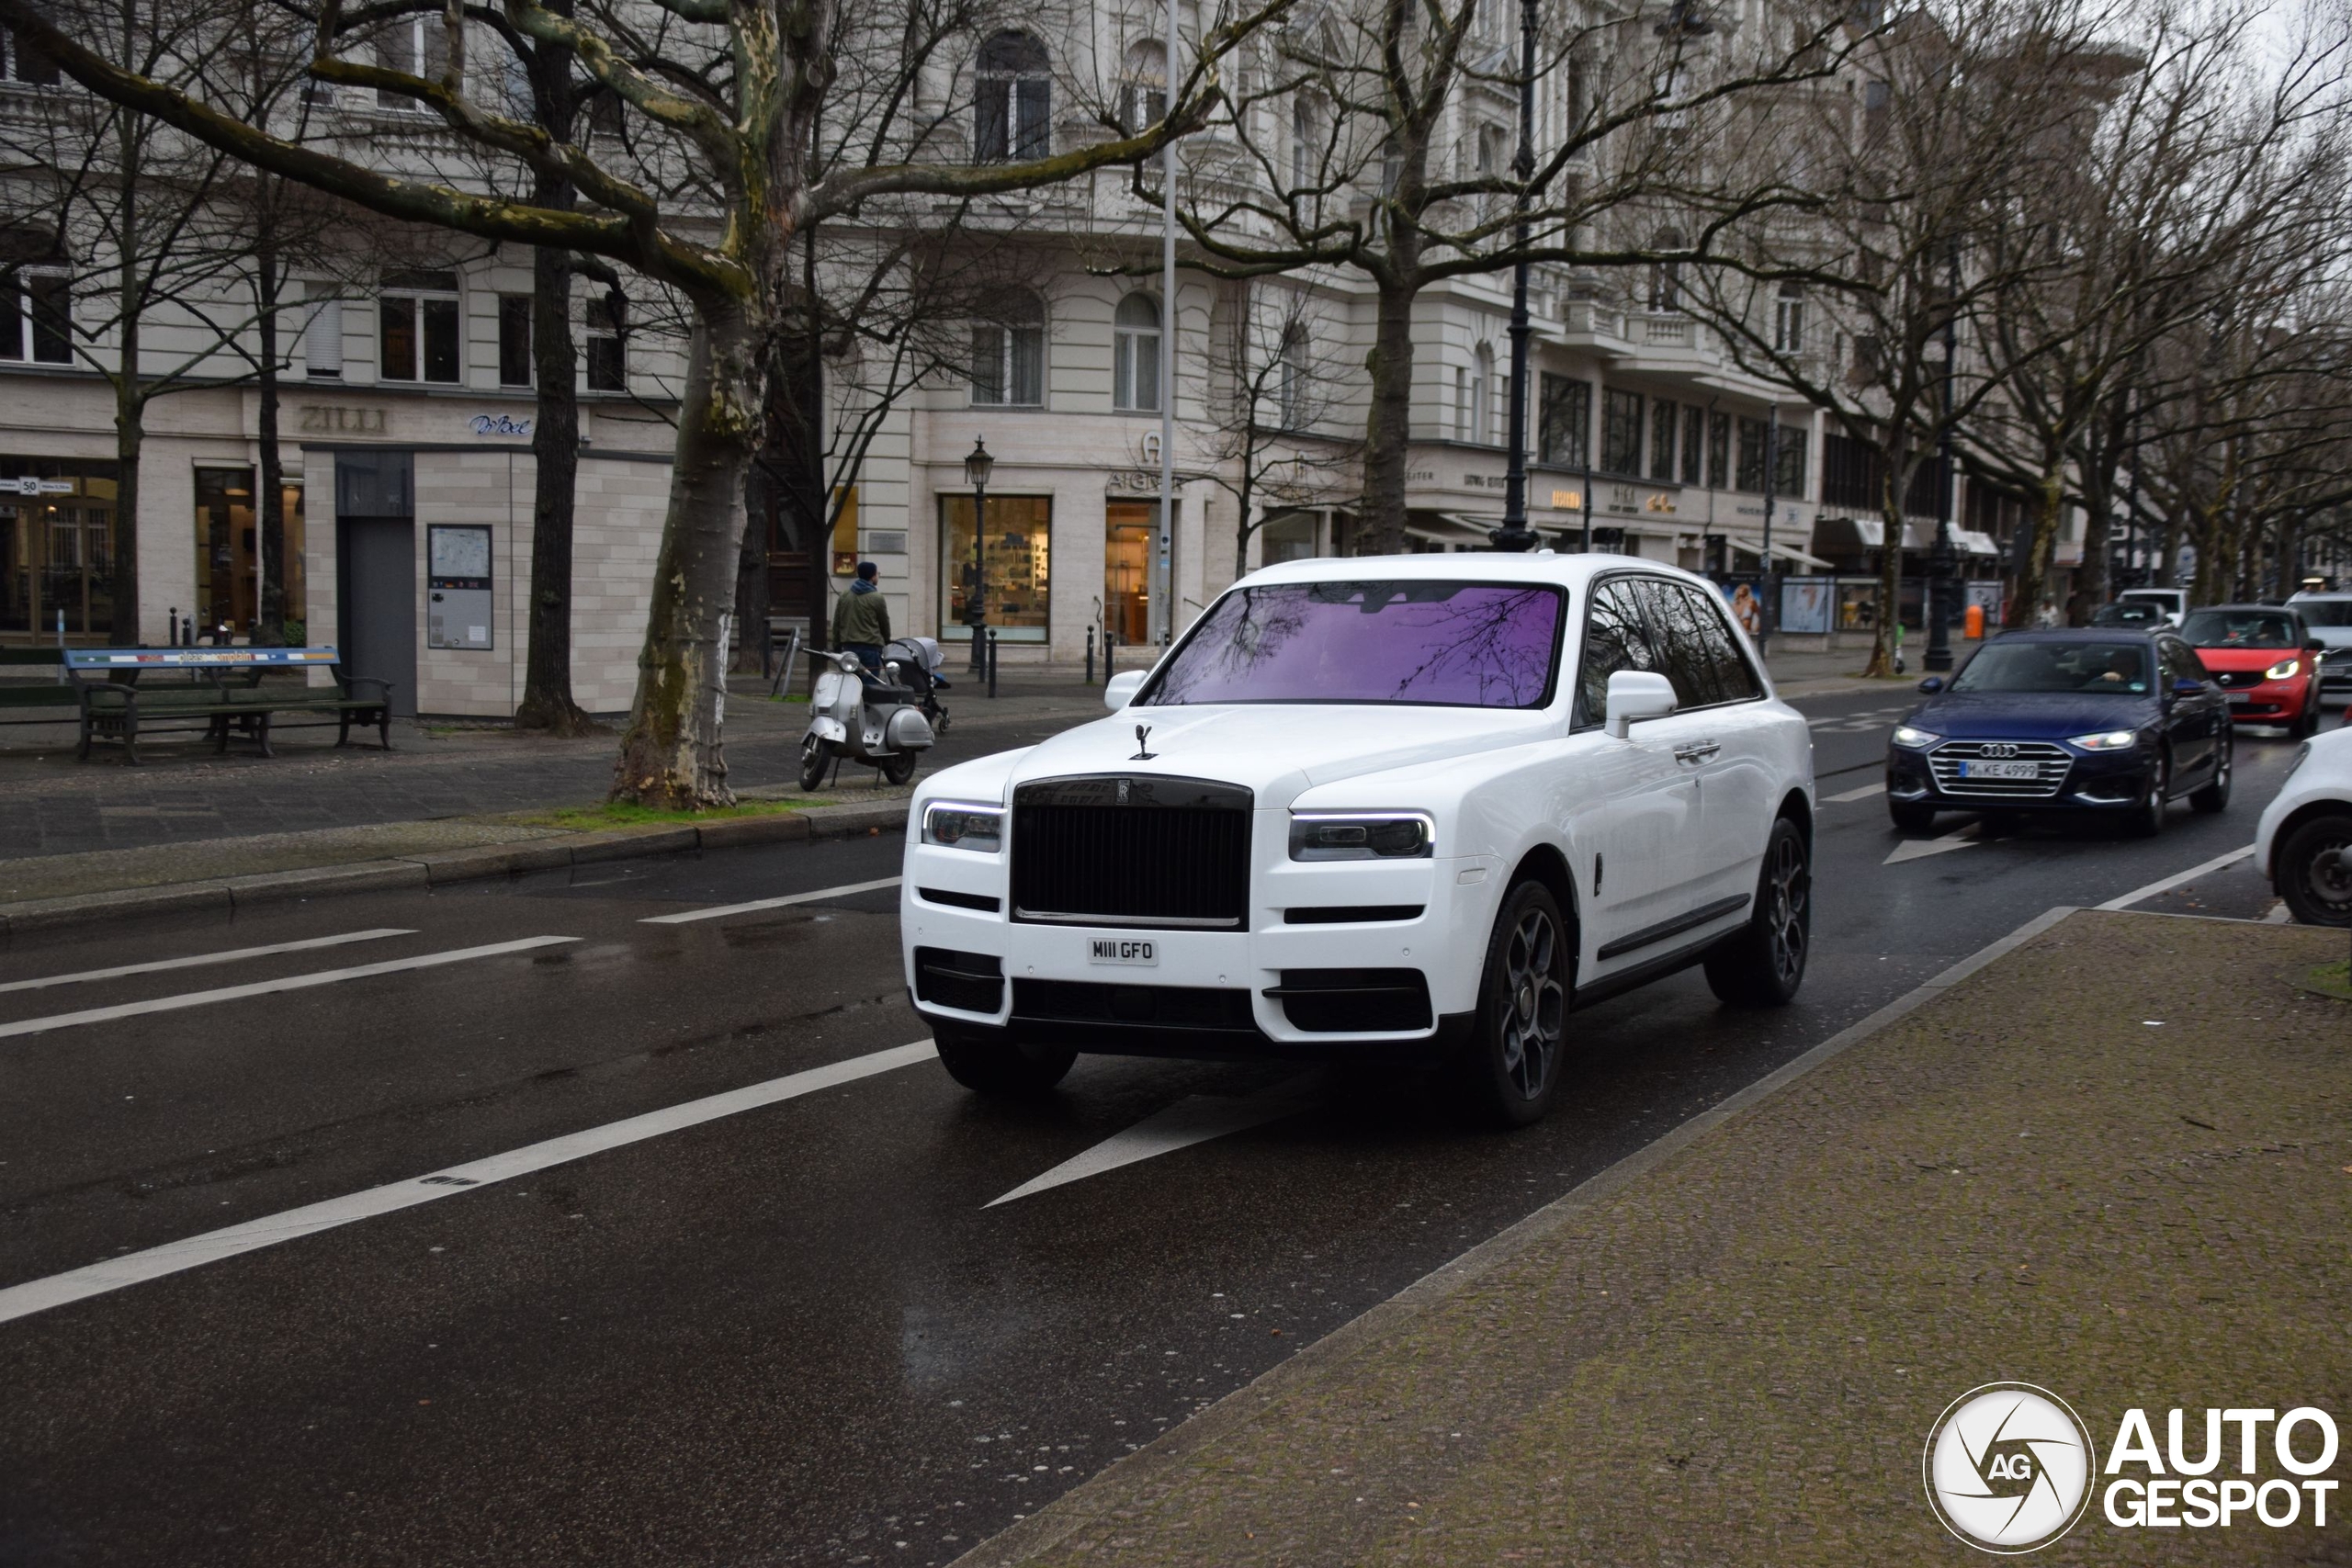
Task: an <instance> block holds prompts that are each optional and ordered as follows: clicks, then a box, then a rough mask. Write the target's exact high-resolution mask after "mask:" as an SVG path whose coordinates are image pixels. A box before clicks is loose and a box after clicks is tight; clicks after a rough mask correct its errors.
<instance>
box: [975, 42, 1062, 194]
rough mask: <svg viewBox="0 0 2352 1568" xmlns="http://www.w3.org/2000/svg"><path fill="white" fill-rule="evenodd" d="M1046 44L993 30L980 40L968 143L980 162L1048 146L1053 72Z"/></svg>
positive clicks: (1040, 151)
mask: <svg viewBox="0 0 2352 1568" xmlns="http://www.w3.org/2000/svg"><path fill="white" fill-rule="evenodd" d="M1048 64H1049V62H1048V61H1047V58H1046V46H1045V45H1044V44H1042V43H1039V42H1038V41H1037V40H1036V39H1034V38H1031V37H1030V36H1029V35H1028V34H1027V33H999V34H997V35H996V36H995V37H994V38H991V39H989V41H988V42H986V43H984V44H982V45H981V46H980V70H979V82H978V92H977V93H976V94H975V95H974V115H975V119H976V124H975V125H974V127H973V147H974V150H975V152H977V153H978V156H979V158H980V159H981V161H982V162H988V161H991V160H1003V159H1012V158H1043V157H1045V156H1046V154H1047V153H1048V152H1051V151H1052V147H1053V98H1054V84H1053V78H1052V77H1051V76H1050V75H1049V74H1047V70H1048Z"/></svg>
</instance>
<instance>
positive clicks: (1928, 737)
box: [1894, 724, 1943, 751]
mask: <svg viewBox="0 0 2352 1568" xmlns="http://www.w3.org/2000/svg"><path fill="white" fill-rule="evenodd" d="M1941 739H1943V737H1942V736H1940V735H1938V734H1936V733H1935V732H1934V731H1933V730H1928V729H1917V728H1913V727H1911V726H1910V725H1907V724H1898V725H1896V726H1895V727H1894V743H1895V744H1896V745H1897V746H1907V747H1909V748H1910V749H1911V750H1914V751H1917V750H1923V749H1924V748H1926V747H1929V746H1933V745H1934V744H1935V743H1936V742H1937V741H1939V740H1941Z"/></svg>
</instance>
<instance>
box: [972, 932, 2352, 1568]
mask: <svg viewBox="0 0 2352 1568" xmlns="http://www.w3.org/2000/svg"><path fill="white" fill-rule="evenodd" d="M2343 940H2344V939H2343V933H2341V932H2337V931H2311V930H2304V929H2301V928H2285V927H2273V926H2259V925H2252V924H2240V923H2235V922H2222V921H2208V920H2202V919H2182V918H2174V917H2165V916H2154V915H2133V914H2100V913H2096V912H2078V913H2075V914H2074V915H2072V916H2071V917H2069V918H2067V919H2064V920H2063V921H2061V922H2060V923H2058V924H2056V925H2055V926H2054V927H2053V928H2052V929H2050V930H2048V931H2044V932H2043V933H2042V934H2041V935H2040V936H2038V937H2036V938H2034V939H2033V940H2031V941H2030V942H2027V943H2026V944H2024V945H2023V946H2021V947H2019V948H2018V949H2017V950H2016V951H2014V952H2013V953H2009V954H2007V955H2006V956H2004V957H2002V958H1999V959H1998V960H1996V962H1994V963H1993V964H1991V965H1989V966H1988V967H1986V968H1985V969H1983V970H1981V971H1979V972H1978V973H1976V974H1975V975H1973V976H1970V977H1969V978H1966V979H1964V980H1962V981H1961V982H1960V983H1959V984H1958V985H1956V986H1954V987H1951V988H1950V989H1949V990H1946V991H1944V992H1943V993H1942V994H1941V995H1940V996H1939V997H1937V998H1935V999H1932V1000H1929V1001H1928V1002H1927V1003H1926V1004H1925V1005H1923V1006H1921V1007H1920V1008H1919V1009H1918V1010H1916V1011H1913V1012H1910V1013H1908V1014H1907V1015H1905V1016H1904V1017H1902V1018H1901V1019H1899V1020H1898V1021H1895V1022H1894V1023H1892V1024H1891V1025H1889V1026H1888V1027H1886V1028H1884V1029H1883V1030H1881V1031H1880V1032H1877V1033H1875V1034H1872V1035H1870V1036H1868V1037H1867V1038H1865V1039H1863V1040H1861V1041H1860V1042H1859V1043H1855V1044H1853V1045H1851V1046H1850V1047H1849V1048H1848V1049H1846V1050H1844V1051H1843V1052H1842V1053H1841V1054H1838V1055H1833V1056H1830V1057H1829V1058H1828V1059H1827V1060H1826V1062H1824V1063H1822V1064H1821V1065H1819V1066H1816V1067H1815V1068H1814V1069H1813V1070H1812V1071H1810V1072H1809V1073H1807V1074H1805V1075H1804V1076H1803V1077H1797V1078H1795V1079H1794V1081H1793V1082H1791V1083H1789V1084H1788V1085H1786V1086H1785V1087H1783V1088H1781V1089H1780V1090H1779V1091H1778V1092H1777V1093H1775V1094H1772V1095H1770V1097H1768V1098H1765V1099H1763V1100H1760V1101H1758V1102H1757V1103H1755V1104H1753V1105H1751V1106H1749V1107H1747V1109H1745V1110H1744V1111H1739V1112H1737V1113H1736V1114H1734V1115H1733V1116H1731V1117H1730V1118H1728V1119H1726V1120H1724V1121H1722V1122H1720V1123H1718V1124H1716V1125H1714V1126H1713V1127H1712V1128H1711V1129H1709V1130H1708V1131H1706V1132H1704V1133H1702V1134H1700V1135H1699V1136H1697V1137H1696V1138H1695V1139H1693V1140H1692V1141H1691V1142H1690V1143H1688V1144H1687V1145H1684V1146H1683V1147H1681V1148H1680V1149H1679V1151H1678V1152H1675V1153H1673V1154H1671V1155H1670V1156H1668V1157H1666V1158H1665V1159H1664V1160H1662V1161H1660V1162H1658V1163H1657V1164H1656V1165H1655V1166H1652V1167H1650V1168H1646V1169H1645V1170H1642V1171H1641V1172H1640V1173H1639V1174H1637V1175H1634V1176H1632V1177H1630V1178H1628V1179H1623V1180H1622V1181H1616V1182H1612V1181H1611V1179H1610V1178H1608V1177H1603V1178H1600V1179H1598V1180H1597V1181H1596V1182H1595V1183H1592V1184H1589V1189H1588V1190H1579V1192H1577V1193H1575V1194H1571V1195H1570V1196H1569V1197H1568V1198H1566V1199H1563V1200H1562V1201H1560V1202H1559V1203H1557V1204H1555V1205H1554V1206H1553V1207H1552V1208H1551V1209H1550V1210H1548V1211H1546V1212H1545V1213H1543V1214H1541V1215H1539V1216H1538V1217H1537V1218H1536V1219H1535V1220H1533V1221H1532V1222H1530V1223H1529V1224H1527V1225H1525V1226H1522V1227H1521V1232H1520V1233H1519V1235H1518V1238H1516V1239H1514V1240H1513V1241H1512V1242H1510V1244H1508V1245H1506V1246H1505V1247H1501V1248H1499V1249H1498V1250H1499V1251H1500V1254H1501V1256H1500V1257H1499V1258H1498V1259H1497V1260H1495V1261H1492V1262H1491V1263H1489V1264H1487V1265H1486V1266H1484V1267H1483V1269H1467V1270H1464V1275H1465V1277H1464V1278H1462V1279H1459V1280H1454V1281H1453V1282H1451V1283H1446V1284H1443V1285H1439V1286H1435V1287H1433V1288H1430V1289H1426V1290H1425V1289H1424V1288H1423V1287H1416V1288H1415V1291H1414V1292H1407V1297H1406V1298H1400V1303H1403V1302H1405V1301H1407V1300H1408V1299H1409V1298H1414V1297H1415V1296H1416V1295H1417V1293H1418V1295H1419V1297H1421V1298H1423V1299H1421V1300H1419V1302H1418V1303H1416V1304H1414V1305H1412V1306H1411V1307H1410V1308H1409V1309H1408V1310H1400V1311H1392V1312H1389V1326H1388V1327H1387V1328H1386V1329H1385V1332H1377V1333H1367V1334H1363V1335H1361V1336H1358V1337H1354V1338H1353V1339H1351V1338H1350V1337H1349V1333H1350V1331H1349V1330H1344V1329H1343V1330H1341V1331H1340V1337H1336V1339H1335V1341H1334V1343H1336V1344H1337V1345H1338V1346H1339V1347H1340V1348H1337V1349H1336V1350H1335V1351H1333V1352H1331V1353H1328V1354H1318V1351H1319V1350H1320V1348H1319V1347H1318V1348H1314V1349H1310V1350H1309V1351H1307V1352H1306V1354H1305V1355H1303V1356H1301V1357H1300V1358H1297V1359H1295V1360H1294V1361H1293V1362H1291V1363H1289V1364H1288V1365H1286V1366H1285V1367H1283V1368H1278V1369H1276V1370H1275V1371H1272V1372H1271V1373H1269V1374H1267V1375H1266V1376H1265V1377H1264V1378H1261V1380H1259V1382H1256V1383H1254V1384H1252V1385H1250V1387H1248V1388H1245V1389H1242V1390H1240V1391H1239V1392H1238V1393H1235V1394H1233V1395H1231V1396H1230V1397H1229V1398H1227V1400H1225V1401H1223V1402H1221V1403H1220V1404H1218V1405H1217V1406H1216V1407H1213V1408H1212V1409H1211V1410H1210V1411H1209V1412H1208V1413H1207V1415H1205V1416H1203V1417H1200V1418H1198V1419H1196V1420H1195V1421H1194V1422H1193V1423H1192V1424H1190V1425H1188V1426H1185V1427H1179V1428H1177V1429H1176V1430H1174V1431H1173V1432H1171V1433H1170V1435H1169V1436H1167V1437H1165V1438H1162V1439H1160V1440H1159V1442H1158V1443H1155V1444H1154V1445H1152V1446H1151V1447H1149V1448H1148V1449H1146V1450H1142V1451H1141V1452H1139V1453H1137V1454H1135V1455H1132V1456H1130V1457H1129V1458H1128V1459H1126V1460H1124V1461H1121V1462H1120V1463H1118V1464H1116V1465H1114V1467H1112V1468H1111V1469H1110V1470H1109V1471H1107V1472H1104V1473H1103V1474H1102V1475H1101V1476H1099V1477H1097V1478H1095V1479H1094V1480H1093V1481H1091V1482H1090V1483H1087V1484H1085V1485H1084V1486H1081V1487H1080V1488H1079V1489H1078V1490H1076V1491H1074V1492H1072V1493H1070V1494H1069V1495H1066V1496H1065V1497H1063V1498H1061V1499H1060V1500H1058V1501H1057V1502H1056V1503H1054V1504H1052V1505H1050V1506H1047V1507H1046V1508H1045V1509H1044V1510H1042V1511H1041V1512H1040V1513H1039V1514H1037V1515H1035V1516H1033V1517H1031V1518H1030V1519H1028V1520H1027V1521H1025V1522H1023V1524H1020V1525H1016V1526H1015V1527H1014V1528H1013V1529H1012V1530H1011V1531H1009V1532H1007V1533H1006V1534H1004V1535H1001V1536H1000V1537H998V1538H997V1539H996V1540H994V1541H991V1542H989V1543H986V1544H984V1545H982V1546H981V1547H979V1548H978V1549H976V1550H975V1551H971V1552H970V1553H968V1554H967V1556H966V1558H965V1559H963V1560H962V1561H963V1562H964V1564H965V1565H966V1568H978V1565H982V1564H986V1565H989V1568H994V1565H996V1564H1000V1563H1016V1562H1017V1563H1054V1564H1081V1563H1082V1564H1091V1565H1110V1564H1117V1565H1120V1568H1143V1565H1147V1564H1148V1565H1154V1568H1175V1565H1180V1564H1181V1565H1194V1564H1198V1565H1210V1564H1214V1565H1216V1568H1235V1565H1244V1564H1277V1563H1281V1564H1326V1563H1328V1564H1349V1565H1354V1564H1374V1563H1377V1564H1457V1563H1459V1564H1472V1563H1476V1564H1488V1563H1522V1562H1523V1563H1555V1564H1594V1565H1603V1564H1606V1565H1617V1564H1637V1563H1638V1564H1657V1565H1675V1564H1691V1565H1700V1564H1708V1565H1712V1564H1771V1565H1773V1568H1806V1565H1814V1564H1818V1565H1820V1568H1848V1565H1850V1564H1858V1563H1905V1564H1908V1563H1926V1562H1963V1561H1975V1560H1978V1559H1977V1558H1976V1557H1975V1554H1974V1553H1973V1552H1971V1551H1968V1550H1966V1549H1965V1548H1963V1547H1962V1546H1961V1545H1960V1544H1959V1543H1958V1542H1956V1541H1955V1540H1952V1539H1951V1538H1950V1537H1949V1536H1947V1535H1946V1534H1945V1532H1944V1530H1943V1529H1942V1527H1941V1526H1939V1524H1938V1523H1937V1521H1936V1519H1935V1518H1934V1517H1933V1516H1932V1515H1931V1513H1930V1512H1929V1510H1928V1504H1927V1502H1926V1499H1925V1496H1924V1494H1923V1490H1922V1485H1921V1454H1922V1450H1923V1446H1924V1444H1925V1441H1926V1438H1927V1436H1928V1431H1929V1428H1930V1427H1931V1425H1932V1424H1933V1423H1934V1421H1935V1420H1936V1418H1937V1416H1938V1415H1939V1413H1940V1412H1941V1411H1942V1410H1943V1408H1944V1407H1945V1405H1946V1404H1948V1403H1950V1402H1951V1401H1952V1400H1953V1399H1955V1398H1956V1397H1958V1396H1959V1395H1960V1394H1962V1393H1964V1392H1966V1391H1968V1390H1970V1389H1972V1388H1974V1387H1976V1386H1978V1385H1980V1384H1983V1383H1986V1382H1996V1381H2005V1380H2016V1381H2023V1382H2033V1383H2037V1384H2040V1385H2041V1386H2044V1387H2047V1388H2049V1389H2052V1390H2053V1391H2055V1392H2056V1393H2059V1394H2060V1395H2061V1396H2062V1397H2064V1399H2066V1400H2067V1401H2069V1402H2070V1403H2071V1404H2073V1405H2074V1407H2075V1410H2076V1411H2077V1412H2079V1413H2080V1415H2081V1416H2082V1417H2083V1419H2084V1420H2085V1422H2086V1424H2087V1425H2088V1427H2089V1428H2090V1434H2091V1438H2092V1441H2093V1443H2094V1445H2095V1447H2096V1448H2097V1449H2098V1451H2099V1452H2101V1453H2102V1454H2103V1453H2104V1452H2105V1450H2106V1449H2107V1447H2108V1445H2109V1444H2110V1443H2111V1442H2112V1441H2113V1440H2114V1438H2115V1437H2116V1434H2117V1430H2118V1426H2119V1423H2120V1420H2121V1416H2122V1412H2123V1411H2124V1410H2125V1409H2126V1408H2129V1407H2132V1406H2139V1407H2143V1408H2145V1409H2147V1410H2149V1411H2150V1412H2151V1413H2152V1420H2153V1421H2154V1425H2155V1429H2156V1431H2157V1434H2158V1440H2159V1441H2160V1442H2161V1441H2162V1440H2163V1437H2162V1434H2163V1432H2164V1428H2165V1411H2166V1410H2168V1409H2170V1408H2171V1407H2174V1406H2182V1407H2186V1408H2187V1409H2188V1411H2189V1412H2190V1416H2189V1420H2190V1421H2191V1422H2192V1423H2196V1424H2198V1425H2199V1426H2200V1427H2201V1411H2202V1410H2203V1409H2204V1408H2205V1407H2209V1406H2211V1407H2238V1406H2262V1407H2269V1408H2273V1409H2277V1410H2281V1411H2283V1410H2286V1409H2290V1408H2292V1407H2294V1406H2297V1405H2301V1404H2316V1405H2318V1406H2320V1407H2322V1408H2324V1409H2328V1410H2330V1411H2332V1412H2333V1413H2334V1415H2335V1417H2336V1418H2337V1420H2338V1421H2339V1422H2342V1421H2345V1420H2346V1418H2347V1417H2352V1344H2347V1341H2346V1336H2345V1333H2344V1311H2345V1303H2346V1301H2352V1252H2347V1249H2346V1246H2345V1236H2346V1235H2347V1234H2348V1233H2352V1123H2348V1122H2347V1113H2352V1005H2347V1004H2346V1003H2343V1002H2339V1001H2335V1000H2331V999H2327V998H2319V997H2315V996H2312V995H2310V994H2309V993H2307V992H2302V991H2299V990H2297V989H2295V988H2294V986H2293V980H2294V978H2295V977H2297V976H2301V975H2302V974H2304V973H2306V972H2307V971H2308V970H2309V968H2310V966H2311V965H2312V964H2314V963H2316V962H2320V961H2322V960H2324V959H2328V958H2332V957H2335V955H2336V954H2338V953H2340V952H2341V951H2342V944H2343ZM2216 976H2228V977H2229V983H2228V984H2225V985H2224V984H2216V983H2215V979H2216ZM1444 1272H1445V1271H1441V1274H1443V1273H1444ZM1438 1278H1439V1277H1437V1276H1433V1277H1432V1280H1437V1279H1438ZM1426 1283H1428V1282H1425V1284H1426ZM1396 1304H1397V1303H1392V1306H1394V1305H1396ZM1383 1310H1384V1311H1388V1309H1383ZM1377 1315H1379V1314H1375V1316H1377ZM2194 1440H2195V1439H2192V1443H2193V1442H2194ZM2263 1441H2264V1444H2265V1447H2266V1449H2267V1443H2268V1439H2267V1437H2266V1438H2264V1439H2263ZM2231 1451H2232V1452H2233V1453H2234V1451H2235V1449H2234V1445H2233V1448H2232V1450H2231ZM2232 1462H2233V1465H2234V1461H2232ZM2345 1468H2346V1466H2344V1465H2339V1466H2338V1468H2337V1470H2336V1472H2335V1473H2336V1474H2338V1475H2341V1474H2343V1473H2344V1470H2345ZM2267 1473H2268V1474H2270V1475H2273V1476H2277V1475H2281V1474H2283V1473H2284V1472H2281V1471H2279V1470H2278V1468H2277V1467H2276V1466H2271V1467H2269V1469H2268V1470H2267ZM2097 1479H2098V1478H2096V1477H2095V1478H2094V1501H2093V1503H2092V1505H2091V1511H2090V1512H2089V1513H2088V1514H2087V1515H2086V1517H2085V1518H2084V1519H2083V1521H2082V1522H2081V1523H2080V1524H2079V1525H2077V1526H2076V1527H2075V1531H2074V1532H2073V1533H2072V1534H2071V1535H2069V1536H2068V1537H2067V1538H2066V1539H2065V1540H2064V1541H2063V1542H2061V1543H2060V1544H2059V1545H2058V1546H2057V1547H2054V1548H2052V1549H2051V1550H2050V1551H2049V1552H2048V1553H2047V1556H2046V1558H2043V1559H2039V1560H2042V1561H2049V1562H2068V1563H2075V1562H2085V1563H2088V1562H2096V1563H2143V1562H2145V1563H2173V1562H2213V1563H2220V1562H2229V1563H2233V1564H2241V1563H2281V1564H2284V1563H2322V1562H2324V1563H2344V1562H2352V1522H2347V1519H2346V1515H2347V1513H2348V1512H2352V1509H2347V1507H2346V1504H2345V1501H2344V1494H2343V1493H2342V1492H2340V1491H2339V1492H2338V1493H2337V1494H2336V1495H2335V1496H2336V1500H2337V1501H2336V1504H2335V1506H2334V1507H2333V1508H2331V1510H2330V1515H2329V1521H2330V1522H2329V1524H2328V1526H2327V1528H2326V1529H2314V1528H2312V1526H2311V1524H2310V1517H2311V1516H2310V1511H2309V1510H2308V1508H2306V1509H2305V1510H2304V1512H2303V1515H2302V1522H2301V1523H2300V1524H2298V1525H2295V1526H2290V1527H2289V1528H2285V1529H2270V1528H2267V1527H2265V1526H2262V1525H2260V1524H2257V1523H2254V1522H2251V1521H2250V1520H2247V1519H2245V1518H2241V1519H2240V1520H2239V1521H2238V1523H2237V1524H2236V1525H2235V1526H2233V1528H2231V1529H2228V1530H2221V1529H2203V1530H2195V1529H2119V1528H2117V1527H2115V1526H2112V1525H2110V1524H2109V1523H2107V1522H2106V1520H2105V1519H2104V1517H2102V1515H2101V1513H2100V1512H2099V1507H2098V1502H2097V1501H2096V1497H2097V1490H2096V1486H2097Z"/></svg>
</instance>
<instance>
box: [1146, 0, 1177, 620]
mask: <svg viewBox="0 0 2352 1568" xmlns="http://www.w3.org/2000/svg"><path fill="white" fill-rule="evenodd" d="M1166 72H1167V73H1166V77H1165V79H1164V80H1163V82H1162V83H1161V91H1160V95H1159V96H1160V101H1161V104H1162V106H1163V107H1162V108H1161V111H1160V112H1161V113H1162V114H1169V113H1173V112H1174V110H1175V107H1176V0H1168V62H1167V67H1166ZM1159 166H1160V192H1159V195H1160V224H1159V563H1158V564H1159V570H1158V573H1157V575H1158V576H1159V604H1158V605H1156V606H1154V608H1155V610H1156V611H1157V614H1158V616H1159V626H1157V627H1154V628H1152V630H1155V631H1157V632H1158V633H1159V637H1161V639H1162V640H1165V639H1166V638H1168V637H1172V636H1174V635H1175V630H1176V619H1175V603H1176V583H1175V576H1176V141H1175V139H1174V138H1173V137H1170V139H1169V141H1168V145H1167V146H1166V147H1164V148H1162V149H1161V150H1160V165H1159ZM1146 635H1149V633H1147V634H1146Z"/></svg>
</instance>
